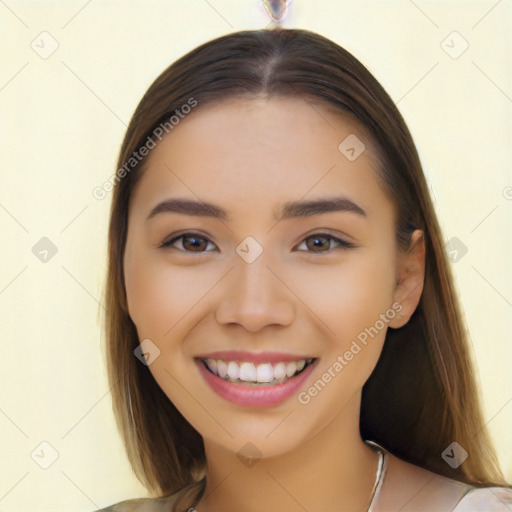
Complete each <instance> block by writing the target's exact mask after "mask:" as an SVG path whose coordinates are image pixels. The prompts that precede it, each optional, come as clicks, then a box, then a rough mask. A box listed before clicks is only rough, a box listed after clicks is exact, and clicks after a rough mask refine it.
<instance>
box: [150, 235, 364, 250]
mask: <svg viewBox="0 0 512 512" xmlns="http://www.w3.org/2000/svg"><path fill="white" fill-rule="evenodd" d="M188 237H190V238H192V237H194V238H199V239H201V240H206V241H208V242H210V243H213V242H211V240H209V239H208V238H207V237H205V236H203V235H201V234H199V233H191V232H187V233H182V234H181V235H179V236H175V237H173V238H171V239H170V240H167V241H164V242H163V243H161V244H160V245H159V248H161V249H167V248H174V249H177V247H172V245H173V244H174V243H175V242H177V241H178V240H182V239H184V238H188ZM310 238H327V239H328V240H333V241H334V242H335V243H337V244H339V245H338V247H337V248H338V249H353V248H355V247H356V245H354V244H353V243H351V242H347V241H346V240H342V239H341V238H338V237H336V236H333V235H330V234H329V233H321V232H319V233H313V234H312V235H309V236H307V237H306V238H304V240H303V241H302V242H301V243H300V244H299V245H301V244H303V243H304V242H305V241H306V240H309V239H310ZM182 245H183V240H182ZM334 249H336V247H335V248H334ZM178 250H179V251H181V252H188V253H192V254H194V253H198V254H205V253H208V252H212V251H187V250H186V249H178ZM332 250H333V248H329V249H327V250H324V251H308V250H302V249H301V250H300V251H299V252H309V253H312V254H325V253H329V252H331V251H332Z"/></svg>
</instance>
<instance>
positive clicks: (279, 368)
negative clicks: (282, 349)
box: [274, 361, 304, 380]
mask: <svg viewBox="0 0 512 512" xmlns="http://www.w3.org/2000/svg"><path fill="white" fill-rule="evenodd" d="M303 362H304V361H303ZM298 368H299V365H297V369H298ZM302 368H304V365H302ZM285 377H286V365H285V364H284V363H277V364H276V365H275V366H274V379H276V380H283V379H284V378H285Z"/></svg>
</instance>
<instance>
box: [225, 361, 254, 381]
mask: <svg viewBox="0 0 512 512" xmlns="http://www.w3.org/2000/svg"><path fill="white" fill-rule="evenodd" d="M229 364H231V363H229ZM235 364H236V363H235ZM228 375H229V373H228ZM230 377H231V375H230ZM238 378H239V379H240V380H245V381H253V382H254V381H255V380H256V368H255V366H254V365H253V364H252V363H242V364H241V365H240V374H239V375H238Z"/></svg>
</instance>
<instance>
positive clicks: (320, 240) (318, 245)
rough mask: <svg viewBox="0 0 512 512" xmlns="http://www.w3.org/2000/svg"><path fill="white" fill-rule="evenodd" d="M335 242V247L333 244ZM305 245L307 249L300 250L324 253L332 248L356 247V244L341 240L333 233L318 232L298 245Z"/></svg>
mask: <svg viewBox="0 0 512 512" xmlns="http://www.w3.org/2000/svg"><path fill="white" fill-rule="evenodd" d="M332 244H334V247H333V246H332ZM302 245H305V247H306V249H299V250H300V251H305V252H313V253H324V252H330V250H331V249H333V248H334V249H350V248H352V247H355V245H354V244H352V243H350V242H346V241H345V240H341V239H340V238H337V237H335V236H332V235H328V234H324V233H318V234H316V235H311V236H308V237H307V238H305V239H304V241H303V242H301V244H299V246H298V247H301V246H302Z"/></svg>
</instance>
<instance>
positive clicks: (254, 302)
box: [103, 29, 512, 512]
mask: <svg viewBox="0 0 512 512" xmlns="http://www.w3.org/2000/svg"><path fill="white" fill-rule="evenodd" d="M111 185H112V186H113V188H114V191H113V202H112V210H111V221H110V231H109V267H108V281H107V290H106V295H107V310H108V315H107V316H106V333H107V347H106V357H107V363H108V377H109V381H110V384H111V386H112V396H113V408H114V412H115V416H116V420H117V422H118V427H119V430H120V433H121V436H122V438H123V441H124V444H125V446H126V450H127V453H128V457H129V460H130V462H131V464H132V467H133V469H134V472H135V474H136V475H137V477H138V478H139V479H140V480H141V481H142V482H143V483H144V484H145V485H146V486H147V488H148V489H149V490H150V491H151V494H152V495H153V496H154V498H145V499H137V500H127V501H124V502H121V503H118V504H116V505H112V506H110V507H107V508H106V509H103V510H107V511H128V510H140V511H142V510H144V511H146V510H151V511H157V510H180V511H181V510H196V511H198V512H206V511H208V512H214V511H224V512H226V511H237V512H240V511H274V510H275V511H278V510H279V511H304V510H307V511H309V512H316V511H338V512H339V511H347V512H352V511H353V512H355V511H358V512H361V511H370V510H371V511H373V512H381V511H404V512H405V511H412V510H414V511H428V512H432V511H457V512H463V511H476V510H499V511H509V510H511V509H512V489H510V488H509V487H508V486H507V483H506V482H505V481H504V479H503V477H502V475H501V473H500V470H499V467H498V463H497V459H496V456H495V453H494V451H493V448H492V446H491V443H490V441H489V437H488V434H487V431H486V428H485V424H484V421H483V419H482V413H481V410H480V405H479V400H478V393H477V389H476V384H475V379H474V373H473V369H472V367H471V363H470V356H469V353H468V345H467V341H466V334H465V331H464V327H463V324H462V320H461V314H460V310H459V305H458V302H457V298H456V296H455V293H454V286H453V281H452V277H451V274H450V268H449V264H448V262H447V258H446V256H445V253H444V250H443V238H442V234H441V232H440V229H439V225H438V222H437V220H436V216H435V212H434V208H433V205H432V202H431V199H430V197H429V192H428V187H427V184H426V182H425V178H424V175H423V172H422V168H421V165H420V161H419V158H418V154H417V152H416V149H415V146H414V143H413V141H412V139H411V135H410V133H409V131H408V129H407V127H406V125H405V122H404V120H403V118H402V117H401V115H400V113H399V112H398V110H397V108H396V107H395V105H394V104H393V102H392V100H391V99H390V98H389V96H388V95H387V93H386V92H385V91H384V90H383V88H382V87H381V86H380V85H379V83H378V82H377V81H376V79H375V78H374V77H373V76H372V75H371V74H370V72H369V71H368V70H367V69H366V68H365V67H364V66H363V65H362V64H361V63H360V62H359V61H358V60H357V59H355V58H354V57H353V56H352V55H351V54H349V53H348V52H347V51H346V50H344V49H343V48H340V47H339V46H338V45H336V44H335V43H333V42H331V41H329V40H328V39H325V38H324V37H322V36H319V35H317V34H314V33H312V32H308V31H305V30H289V29H271V30H259V31H244V32H238V33H234V34H230V35H227V36H224V37H221V38H218V39H216V40H214V41H211V42H208V43H206V44H204V45H202V46H200V47H199V48H196V49H195V50H193V51H191V52H190V53H188V54H187V55H185V56H184V57H182V58H180V59H179V60H178V61H177V62H175V63H174V64H172V65H171V66H170V67H169V68H168V69H167V70H165V71H164V72H163V73H162V74H161V75H160V76H159V77H158V78H157V79H156V80H155V82H154V83H153V84H152V85H151V87H150V88H149V90H148V91H147V93H146V94H145V95H144V97H143V99H142V101H141V102H140V104H139V106H138V108H137V110H136V112H135V113H134V115H133V118H132V120H131V122H130V125H129V127H128V130H127V133H126V136H125V139H124V142H123V145H122V148H121V152H120V157H119V165H118V171H117V173H116V175H115V176H114V179H113V180H112V182H111Z"/></svg>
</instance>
